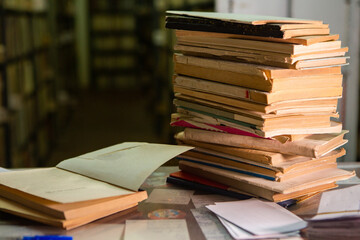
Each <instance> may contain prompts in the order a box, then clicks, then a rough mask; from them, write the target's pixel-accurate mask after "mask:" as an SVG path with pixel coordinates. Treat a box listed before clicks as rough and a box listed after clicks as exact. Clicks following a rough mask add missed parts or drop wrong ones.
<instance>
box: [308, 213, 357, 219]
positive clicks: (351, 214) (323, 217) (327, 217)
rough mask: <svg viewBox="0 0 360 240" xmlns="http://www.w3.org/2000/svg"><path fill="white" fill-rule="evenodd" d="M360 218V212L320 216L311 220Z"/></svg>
mask: <svg viewBox="0 0 360 240" xmlns="http://www.w3.org/2000/svg"><path fill="white" fill-rule="evenodd" d="M351 216H354V217H359V216H360V212H340V213H326V214H319V215H316V216H314V217H312V218H311V220H330V219H336V218H342V217H351Z"/></svg>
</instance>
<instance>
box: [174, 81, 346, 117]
mask: <svg viewBox="0 0 360 240" xmlns="http://www.w3.org/2000/svg"><path fill="white" fill-rule="evenodd" d="M174 92H175V96H176V97H177V98H182V96H183V95H185V96H189V97H191V98H193V99H202V100H207V101H211V102H216V103H218V104H223V105H226V106H231V107H235V108H242V109H247V110H251V111H257V112H262V113H267V114H268V113H275V114H277V113H278V112H279V114H281V111H285V112H288V113H290V112H291V113H300V112H304V111H308V109H309V110H310V112H315V111H316V110H315V111H314V109H316V108H318V107H320V106H324V107H329V103H330V102H334V101H333V100H337V99H338V98H340V96H337V97H324V98H310V99H309V98H308V99H296V100H286V101H281V102H275V103H272V104H264V103H257V102H250V101H247V100H244V99H236V98H231V97H226V96H220V95H216V94H212V93H208V92H198V91H193V90H190V89H185V88H181V87H177V86H174ZM176 93H180V95H177V94H176ZM311 108H312V109H313V110H312V111H311ZM303 109H304V111H302V110H303Z"/></svg>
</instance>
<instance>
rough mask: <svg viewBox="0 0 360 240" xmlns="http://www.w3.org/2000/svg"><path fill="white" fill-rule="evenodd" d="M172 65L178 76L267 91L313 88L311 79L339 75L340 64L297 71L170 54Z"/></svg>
mask: <svg viewBox="0 0 360 240" xmlns="http://www.w3.org/2000/svg"><path fill="white" fill-rule="evenodd" d="M174 64H175V65H174V71H175V73H177V74H180V75H186V76H190V77H195V78H200V79H207V80H211V81H215V82H221V83H226V84H232V85H237V86H241V87H246V88H253V89H257V90H261V91H267V92H271V91H277V90H288V89H295V88H302V89H303V88H313V87H314V86H315V84H316V82H314V78H319V77H322V78H323V79H326V77H328V76H327V75H333V74H341V67H340V66H333V67H320V68H311V69H304V70H297V69H286V68H279V67H271V66H265V65H259V64H250V63H241V62H234V61H225V60H219V59H210V58H200V57H194V56H185V55H181V54H175V55H174ZM317 86H319V85H317Z"/></svg>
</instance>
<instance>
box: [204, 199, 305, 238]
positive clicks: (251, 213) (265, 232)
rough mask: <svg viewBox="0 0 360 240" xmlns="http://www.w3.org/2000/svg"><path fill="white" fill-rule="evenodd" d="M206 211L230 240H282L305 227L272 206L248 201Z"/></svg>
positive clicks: (297, 220) (287, 213) (222, 204)
mask: <svg viewBox="0 0 360 240" xmlns="http://www.w3.org/2000/svg"><path fill="white" fill-rule="evenodd" d="M206 207H207V208H208V209H209V210H210V211H212V212H213V213H215V214H216V215H217V217H218V218H219V220H220V221H221V222H222V224H223V225H224V226H225V228H226V229H227V230H228V232H229V233H230V234H231V236H232V237H233V238H234V239H260V238H282V237H288V236H293V235H297V234H298V232H299V230H301V229H303V228H305V227H306V222H305V221H303V220H302V219H301V218H299V217H297V216H296V215H294V214H293V213H291V212H290V211H288V210H286V209H284V208H283V207H281V206H279V205H278V204H275V203H273V202H264V201H261V200H258V199H249V200H242V201H235V202H222V203H215V205H208V206H206Z"/></svg>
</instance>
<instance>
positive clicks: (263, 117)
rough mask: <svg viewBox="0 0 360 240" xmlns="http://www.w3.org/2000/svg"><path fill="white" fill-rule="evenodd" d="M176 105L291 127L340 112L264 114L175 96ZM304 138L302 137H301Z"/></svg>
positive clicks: (251, 121)
mask: <svg viewBox="0 0 360 240" xmlns="http://www.w3.org/2000/svg"><path fill="white" fill-rule="evenodd" d="M173 103H174V105H175V106H176V107H177V109H185V110H188V111H197V112H201V113H208V114H211V115H216V116H219V117H223V118H228V119H232V120H236V121H240V122H244V123H248V124H252V125H256V126H260V127H280V128H282V127H290V126H294V125H296V124H299V123H301V122H304V121H310V122H311V121H312V120H313V118H314V119H315V118H317V117H319V116H327V117H332V118H338V117H339V114H338V113H336V112H334V111H335V110H336V109H335V107H334V108H333V109H331V111H329V112H322V111H319V109H317V110H318V111H314V112H313V113H308V114H307V113H303V114H290V115H283V116H282V115H280V116H277V115H274V114H263V113H260V112H254V111H249V110H248V111H246V110H244V109H243V110H242V109H238V108H231V107H229V109H227V108H226V107H225V106H224V105H219V106H212V105H210V104H207V102H199V103H197V102H191V101H186V100H181V99H177V98H175V99H174V100H173ZM290 138H291V139H297V138H296V137H290ZM301 138H302V137H301Z"/></svg>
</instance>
